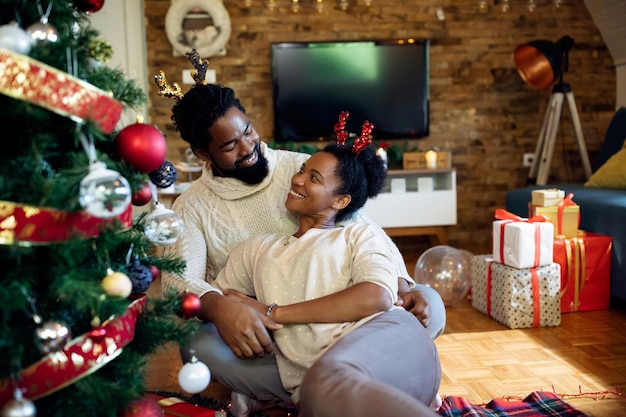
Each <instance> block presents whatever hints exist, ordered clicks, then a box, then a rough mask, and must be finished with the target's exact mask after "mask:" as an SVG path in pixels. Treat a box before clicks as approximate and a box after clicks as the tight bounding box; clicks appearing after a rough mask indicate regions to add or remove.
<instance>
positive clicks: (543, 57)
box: [514, 36, 591, 185]
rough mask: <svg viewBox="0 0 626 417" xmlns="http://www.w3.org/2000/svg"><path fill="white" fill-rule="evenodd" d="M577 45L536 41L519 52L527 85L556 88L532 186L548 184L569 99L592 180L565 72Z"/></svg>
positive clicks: (533, 169)
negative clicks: (571, 51) (564, 103)
mask: <svg viewBox="0 0 626 417" xmlns="http://www.w3.org/2000/svg"><path fill="white" fill-rule="evenodd" d="M573 45H574V40H573V39H572V38H570V37H569V36H564V37H562V38H561V39H559V40H558V41H557V42H551V41H547V40H536V41H532V42H529V43H526V44H523V45H520V46H518V47H517V48H516V49H515V54H514V57H515V66H516V67H517V71H518V72H519V74H520V76H521V77H522V79H523V80H524V81H526V83H528V84H529V85H531V86H532V87H534V88H537V89H541V90H545V89H548V88H550V87H551V86H552V85H554V87H553V88H552V95H551V96H550V100H549V102H548V108H547V109H546V114H545V117H544V119H543V124H542V125H541V130H540V131H539V139H538V141H537V147H536V148H535V159H534V160H533V163H532V165H531V167H530V172H529V174H528V183H529V184H537V185H545V184H547V182H548V175H549V174H550V165H551V163H552V157H553V155H554V143H555V141H556V134H557V131H558V127H559V122H560V120H561V112H562V110H563V102H564V101H565V99H567V104H568V106H569V112H570V115H571V117H572V124H573V125H574V131H575V133H576V140H577V142H578V148H579V150H580V157H581V161H582V165H583V169H584V171H585V176H586V177H587V179H589V177H590V176H591V164H590V163H589V155H588V153H587V147H586V145H585V139H584V138H583V130H582V128H581V126H580V118H579V117H578V110H577V109H576V102H575V100H574V93H573V92H572V87H571V86H570V85H569V84H567V83H564V82H563V72H565V71H567V66H568V59H567V58H568V54H569V51H570V49H571V48H572V46H573ZM555 82H556V84H555Z"/></svg>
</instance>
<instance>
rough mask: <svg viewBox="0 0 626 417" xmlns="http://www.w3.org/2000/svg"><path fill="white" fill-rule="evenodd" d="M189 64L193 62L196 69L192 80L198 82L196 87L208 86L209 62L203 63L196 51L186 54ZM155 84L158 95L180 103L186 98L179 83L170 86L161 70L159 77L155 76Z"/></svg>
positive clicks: (192, 74) (192, 72) (192, 73)
mask: <svg viewBox="0 0 626 417" xmlns="http://www.w3.org/2000/svg"><path fill="white" fill-rule="evenodd" d="M185 56H186V57H187V59H188V60H189V62H191V63H192V64H193V66H194V68H195V69H196V70H195V71H191V78H193V80H194V81H195V82H196V85H206V83H207V82H206V72H207V70H208V68H209V61H203V60H202V59H201V58H200V54H199V53H198V51H196V50H195V49H192V50H191V52H187V53H186V54H185ZM154 82H155V83H156V85H157V87H159V91H158V94H159V95H160V96H162V97H166V98H173V99H175V100H176V101H179V100H180V99H182V98H183V97H184V96H185V93H183V92H182V90H181V88H180V86H179V85H178V83H172V85H169V84H168V82H167V79H166V78H165V72H163V70H160V71H159V73H158V74H157V75H155V76H154Z"/></svg>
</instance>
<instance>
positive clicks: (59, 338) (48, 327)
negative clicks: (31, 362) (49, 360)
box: [36, 320, 72, 355]
mask: <svg viewBox="0 0 626 417" xmlns="http://www.w3.org/2000/svg"><path fill="white" fill-rule="evenodd" d="M36 334H37V345H38V346H39V350H40V351H41V353H43V354H44V355H47V354H48V353H52V352H58V351H60V350H62V349H63V348H64V347H65V345H66V344H67V342H68V341H69V340H70V339H71V338H72V334H71V332H70V329H68V328H67V325H66V324H65V323H63V322H58V321H53V320H48V321H46V322H45V323H43V324H42V325H41V326H39V327H38V328H37V330H36Z"/></svg>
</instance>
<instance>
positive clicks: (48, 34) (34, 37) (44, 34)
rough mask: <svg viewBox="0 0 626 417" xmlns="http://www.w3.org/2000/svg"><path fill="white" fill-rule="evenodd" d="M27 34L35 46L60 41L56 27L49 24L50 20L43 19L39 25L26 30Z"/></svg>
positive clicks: (35, 24)
mask: <svg viewBox="0 0 626 417" xmlns="http://www.w3.org/2000/svg"><path fill="white" fill-rule="evenodd" d="M26 33H28V34H29V35H30V38H31V41H32V43H34V44H38V43H46V42H52V43H54V42H56V41H57V40H58V39H59V34H58V33H57V30H56V28H55V27H54V26H52V25H51V24H49V23H48V19H47V18H45V17H42V18H41V20H40V21H39V22H37V23H33V24H32V25H30V26H29V27H27V28H26Z"/></svg>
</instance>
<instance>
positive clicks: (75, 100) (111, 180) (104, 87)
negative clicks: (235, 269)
mask: <svg viewBox="0 0 626 417" xmlns="http://www.w3.org/2000/svg"><path fill="white" fill-rule="evenodd" d="M103 3H104V0H82V1H81V0H73V1H72V0H0V124H1V125H2V127H3V131H4V133H3V134H2V138H3V139H2V152H0V358H1V359H0V409H1V410H2V416H34V415H35V414H36V415H38V416H40V417H41V416H59V417H60V416H63V417H71V416H76V417H78V416H80V417H85V416H127V415H143V414H132V411H129V410H131V409H136V407H133V405H136V404H138V403H142V401H143V399H145V397H143V394H144V368H145V366H146V361H147V357H148V356H149V355H150V354H151V353H152V352H154V351H155V350H156V349H158V348H159V347H160V346H163V345H164V344H166V343H168V342H170V341H175V342H179V343H183V342H185V341H186V340H187V339H188V338H189V337H190V336H191V334H192V333H193V331H194V330H195V328H196V326H197V322H196V320H189V318H190V317H193V316H194V314H197V308H199V303H198V299H197V297H196V296H195V295H193V296H191V295H188V294H182V295H180V294H165V295H164V296H163V298H152V297H147V296H146V295H145V293H146V291H147V289H148V288H149V286H150V284H151V283H152V282H153V280H154V279H155V277H156V276H158V273H159V271H160V270H165V271H170V272H174V273H180V272H182V271H183V269H184V262H183V261H181V260H179V259H176V258H166V257H160V256H157V255H156V251H155V248H156V247H157V246H158V245H167V244H170V243H171V242H173V241H175V240H176V238H177V236H178V234H179V233H180V232H181V228H182V225H181V224H180V219H179V218H178V217H177V216H176V215H175V214H174V213H173V212H172V211H170V210H167V209H165V208H164V207H162V206H161V205H159V204H158V202H156V196H157V194H156V192H155V191H156V186H168V185H171V184H172V183H173V181H175V179H176V175H175V174H176V172H175V169H174V168H173V166H172V165H171V164H170V163H169V162H167V161H165V153H166V142H165V138H164V137H163V135H162V134H161V133H160V132H159V131H158V129H156V128H155V127H154V126H152V125H150V124H144V123H140V122H139V121H138V122H137V123H135V124H130V125H128V126H119V124H120V122H119V120H120V116H121V112H122V110H124V109H133V108H135V109H137V108H138V106H140V105H142V104H143V103H144V102H145V100H146V96H145V93H144V92H143V91H141V90H140V89H139V88H138V87H137V86H136V85H135V84H134V83H133V82H132V81H131V80H128V79H126V77H125V74H124V73H123V71H121V70H119V69H115V68H109V67H108V66H107V65H106V64H103V63H105V62H106V60H107V58H109V57H110V54H111V48H110V46H109V45H108V44H107V42H106V41H104V40H103V39H100V38H99V37H98V36H99V33H98V32H97V31H96V30H95V29H93V28H92V27H91V26H90V23H89V17H90V15H91V14H92V13H96V12H97V11H98V10H100V8H101V7H102V5H103ZM152 200H154V201H155V203H152ZM149 203H150V204H152V205H153V207H154V209H153V210H152V211H151V212H148V213H145V212H144V213H143V214H141V215H137V216H133V214H132V207H133V205H135V206H139V205H146V204H149ZM194 297H195V298H194ZM207 384H208V381H207ZM155 404H156V403H155Z"/></svg>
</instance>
